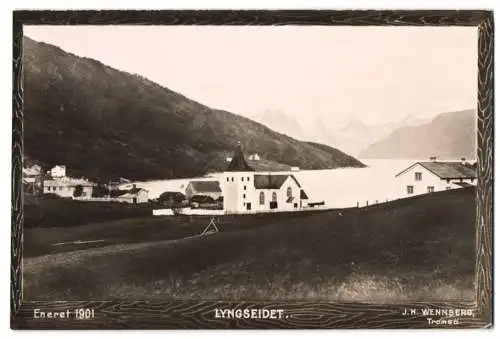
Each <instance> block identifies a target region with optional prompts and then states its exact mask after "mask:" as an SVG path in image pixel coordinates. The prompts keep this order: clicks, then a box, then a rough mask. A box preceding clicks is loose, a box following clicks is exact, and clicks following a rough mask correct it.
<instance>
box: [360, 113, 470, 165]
mask: <svg viewBox="0 0 500 339" xmlns="http://www.w3.org/2000/svg"><path fill="white" fill-rule="evenodd" d="M359 156H360V157H361V158H405V159H427V158H428V157H429V156H437V157H438V158H440V159H459V158H461V157H466V158H468V159H475V158H476V112H475V111H474V110H464V111H456V112H448V113H443V114H440V115H438V116H437V117H436V118H434V119H433V120H432V121H431V122H429V123H426V124H422V125H419V126H412V127H402V128H400V129H397V130H395V131H394V132H392V133H391V134H390V135H389V136H388V137H387V138H385V139H383V140H380V141H378V142H376V143H374V144H372V145H370V146H369V147H368V148H367V149H365V150H364V151H363V152H361V153H360V155H359Z"/></svg>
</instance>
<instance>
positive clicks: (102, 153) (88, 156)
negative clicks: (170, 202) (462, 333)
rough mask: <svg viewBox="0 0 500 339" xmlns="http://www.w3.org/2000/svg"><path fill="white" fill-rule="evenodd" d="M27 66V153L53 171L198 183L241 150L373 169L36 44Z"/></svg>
mask: <svg viewBox="0 0 500 339" xmlns="http://www.w3.org/2000/svg"><path fill="white" fill-rule="evenodd" d="M145 62H147V60H145ZM23 67H24V79H23V81H24V83H23V88H24V153H25V155H27V156H29V157H30V158H32V159H37V160H38V161H39V162H40V163H44V164H47V165H48V166H50V165H53V164H64V165H66V166H67V167H68V168H69V169H71V171H72V174H73V175H83V176H86V177H88V178H90V179H94V180H106V179H107V178H108V177H110V176H113V177H126V178H129V179H134V180H146V179H157V178H175V177H190V176H198V175H202V174H205V173H206V172H209V171H213V170H218V169H220V168H223V167H224V166H226V165H227V164H226V163H225V159H226V157H227V156H230V155H231V154H232V150H233V149H234V147H235V145H236V144H237V142H238V141H240V142H241V144H242V146H243V148H244V149H245V150H246V151H247V152H248V153H258V154H259V155H260V157H261V158H263V159H267V160H269V161H274V162H278V163H281V164H285V165H291V166H299V167H300V168H303V169H321V168H330V167H349V166H354V167H362V166H364V165H363V164H362V163H361V162H359V161H358V160H356V159H355V158H353V157H350V156H348V155H346V154H344V153H342V152H340V151H339V150H337V149H334V148H331V147H327V146H324V147H316V146H315V145H311V144H308V143H306V142H301V141H297V140H295V139H293V138H291V137H288V136H285V135H283V134H280V133H277V132H275V131H273V130H271V129H269V128H267V127H265V126H263V125H261V124H259V123H256V122H255V121H252V120H250V119H247V118H244V117H242V116H239V115H236V114H232V113H229V112H226V111H222V110H216V109H211V108H209V107H206V106H204V105H202V104H199V103H197V102H195V101H193V100H190V99H188V98H186V97H184V96H183V95H181V94H179V93H176V92H173V91H171V90H169V89H168V88H164V87H162V86H160V85H158V84H156V83H154V82H151V81H149V80H147V79H145V78H144V77H141V76H139V75H133V74H129V73H126V72H122V71H118V70H116V69H113V68H111V67H108V66H106V65H103V64H102V63H101V62H99V61H96V60H92V59H89V58H82V57H78V56H76V55H73V54H70V53H67V52H65V51H63V50H62V49H60V48H58V47H55V46H52V45H49V44H46V43H41V42H36V41H34V40H31V39H29V38H25V39H24V49H23ZM186 76H189V75H188V74H186Z"/></svg>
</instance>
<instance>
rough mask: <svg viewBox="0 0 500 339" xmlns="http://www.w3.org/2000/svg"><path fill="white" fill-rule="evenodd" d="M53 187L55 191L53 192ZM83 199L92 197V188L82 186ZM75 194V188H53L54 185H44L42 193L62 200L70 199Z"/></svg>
mask: <svg viewBox="0 0 500 339" xmlns="http://www.w3.org/2000/svg"><path fill="white" fill-rule="evenodd" d="M54 187H55V190H54ZM82 188H83V191H82V192H83V194H82V196H83V197H90V196H92V186H83V187H82ZM74 192H75V186H54V185H47V186H46V185H44V186H43V193H47V194H56V195H58V196H60V197H64V198H72V197H73V194H74Z"/></svg>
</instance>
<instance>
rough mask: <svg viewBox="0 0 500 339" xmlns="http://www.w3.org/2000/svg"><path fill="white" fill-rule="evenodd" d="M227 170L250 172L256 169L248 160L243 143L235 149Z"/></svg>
mask: <svg viewBox="0 0 500 339" xmlns="http://www.w3.org/2000/svg"><path fill="white" fill-rule="evenodd" d="M226 171H227V172H250V171H252V172H253V171H255V170H254V169H253V168H252V167H250V166H249V165H248V163H247V162H246V160H245V156H244V155H243V149H242V147H241V144H238V146H237V147H236V150H235V151H234V155H233V158H232V159H231V162H230V163H229V166H227V169H226Z"/></svg>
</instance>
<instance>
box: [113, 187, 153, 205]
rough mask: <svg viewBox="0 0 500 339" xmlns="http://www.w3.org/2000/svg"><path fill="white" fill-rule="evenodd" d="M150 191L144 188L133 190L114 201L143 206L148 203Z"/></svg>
mask: <svg viewBox="0 0 500 339" xmlns="http://www.w3.org/2000/svg"><path fill="white" fill-rule="evenodd" d="M148 199H149V191H148V190H145V189H144V188H135V187H134V188H132V189H131V190H129V191H128V192H127V193H124V194H122V195H119V196H118V197H116V198H115V199H114V200H116V201H119V202H125V203H128V204H142V203H145V202H148Z"/></svg>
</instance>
